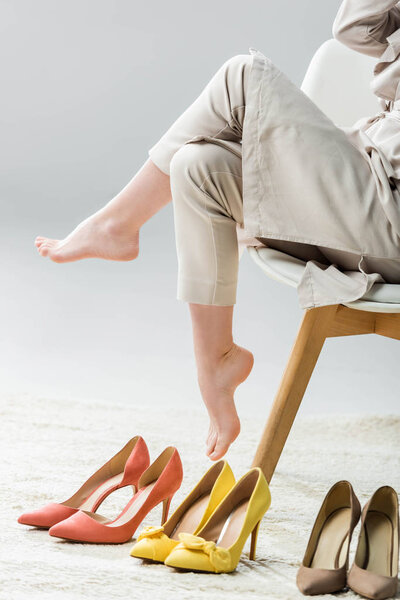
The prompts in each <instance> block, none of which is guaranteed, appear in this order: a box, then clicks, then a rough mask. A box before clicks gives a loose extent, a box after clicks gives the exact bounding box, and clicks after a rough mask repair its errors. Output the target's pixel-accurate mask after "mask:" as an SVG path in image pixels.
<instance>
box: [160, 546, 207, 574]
mask: <svg viewBox="0 0 400 600" xmlns="http://www.w3.org/2000/svg"><path fill="white" fill-rule="evenodd" d="M164 564H166V565H167V566H168V567H174V568H175V569H185V570H189V571H205V572H207V573H217V572H218V571H217V570H216V569H215V567H214V565H213V564H212V563H211V561H210V559H209V557H208V556H207V554H204V553H202V552H197V551H196V550H189V549H188V548H182V547H181V545H179V546H177V547H176V548H175V549H174V550H172V552H171V553H170V554H169V555H168V556H167V558H166V559H165V563H164Z"/></svg>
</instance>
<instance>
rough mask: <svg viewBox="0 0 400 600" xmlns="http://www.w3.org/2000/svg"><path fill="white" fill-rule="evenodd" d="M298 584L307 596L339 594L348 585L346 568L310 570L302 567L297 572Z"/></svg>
mask: <svg viewBox="0 0 400 600" xmlns="http://www.w3.org/2000/svg"><path fill="white" fill-rule="evenodd" d="M296 583H297V587H298V588H299V590H300V592H301V593H302V594H304V595H305V596H316V595H319V594H330V593H333V592H337V591H338V590H341V589H343V588H344V587H345V585H346V568H345V567H342V568H340V569H314V568H313V569H310V568H309V567H305V566H304V565H301V567H300V568H299V570H298V572H297V578H296Z"/></svg>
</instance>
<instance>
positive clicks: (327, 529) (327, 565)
mask: <svg viewBox="0 0 400 600" xmlns="http://www.w3.org/2000/svg"><path fill="white" fill-rule="evenodd" d="M350 523H351V509H350V508H339V509H338V510H335V512H333V513H332V514H331V515H329V517H328V518H327V519H326V521H325V523H324V524H323V526H322V529H321V532H320V534H319V538H318V541H317V545H316V548H315V552H314V556H313V558H312V561H311V564H310V567H312V568H314V569H338V568H339V567H342V566H343V565H344V564H345V561H346V557H347V543H346V542H347V540H348V535H349V528H350Z"/></svg>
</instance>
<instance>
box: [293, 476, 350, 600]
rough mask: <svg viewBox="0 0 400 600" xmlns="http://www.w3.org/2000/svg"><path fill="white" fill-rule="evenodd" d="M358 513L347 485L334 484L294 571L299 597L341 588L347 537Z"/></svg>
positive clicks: (342, 482) (347, 543)
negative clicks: (296, 569) (295, 571)
mask: <svg viewBox="0 0 400 600" xmlns="http://www.w3.org/2000/svg"><path fill="white" fill-rule="evenodd" d="M360 513H361V507H360V503H359V501H358V499H357V497H356V495H355V493H354V491H353V488H352V486H351V485H350V483H349V482H348V481H338V482H337V483H335V485H333V486H332V487H331V489H330V490H329V491H328V493H327V495H326V496H325V499H324V501H323V503H322V506H321V508H320V511H319V513H318V515H317V518H316V520H315V523H314V527H313V529H312V531H311V535H310V539H309V541H308V544H307V549H306V552H305V555H304V558H303V562H302V564H301V566H300V568H299V570H298V572H297V581H296V583H297V587H298V588H299V590H300V591H301V592H302V594H305V595H310V596H311V595H315V594H330V593H333V592H337V591H339V590H341V589H343V588H344V587H345V585H346V572H347V566H348V560H349V548H350V541H351V536H352V534H353V530H354V528H355V526H356V525H357V522H358V520H359V518H360Z"/></svg>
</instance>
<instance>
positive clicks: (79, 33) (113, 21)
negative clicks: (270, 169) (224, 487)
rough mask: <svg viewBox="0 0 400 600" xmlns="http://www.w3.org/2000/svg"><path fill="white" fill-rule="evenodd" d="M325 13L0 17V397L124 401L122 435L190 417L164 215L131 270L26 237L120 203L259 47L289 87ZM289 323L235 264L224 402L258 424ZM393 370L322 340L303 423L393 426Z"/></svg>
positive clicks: (54, 231) (342, 343)
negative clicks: (239, 377) (52, 257)
mask: <svg viewBox="0 0 400 600" xmlns="http://www.w3.org/2000/svg"><path fill="white" fill-rule="evenodd" d="M339 4H340V2H339V1H338V0H324V1H321V0H279V1H275V2H272V1H270V0H262V1H259V0H253V1H249V2H243V0H242V1H240V2H239V1H237V0H229V1H228V0H218V1H217V2H216V1H215V0H212V1H211V0H202V1H201V2H191V1H189V2H183V1H177V0H169V1H168V2H147V3H143V2H136V1H132V0H131V1H127V0H118V1H117V0H68V2H67V1H65V0H58V1H57V2H54V0H35V2H33V1H28V0H26V1H24V0H9V1H4V0H3V1H1V2H0V7H1V15H0V61H1V94H0V120H1V136H0V137H1V140H0V153H1V157H0V158H1V160H0V169H1V179H0V202H1V222H0V227H1V236H0V239H1V246H2V247H1V254H0V261H1V273H2V275H1V294H0V315H1V320H2V327H1V336H0V352H1V361H0V386H1V389H2V390H6V391H7V392H9V391H11V392H13V393H15V394H17V395H19V394H20V393H26V394H40V395H44V396H46V397H48V398H49V401H50V399H51V398H52V397H55V396H57V397H65V398H68V397H72V396H73V397H82V398H89V399H90V398H105V399H107V400H109V401H110V402H111V403H112V401H113V399H115V398H118V399H119V400H121V399H123V400H126V402H132V407H133V410H132V419H133V421H134V406H135V402H147V403H148V404H149V406H150V407H151V406H153V405H154V407H155V411H156V410H157V411H158V409H159V407H160V403H161V405H163V406H164V407H165V408H166V409H168V410H175V409H176V410H181V409H184V408H185V409H187V410H189V411H190V406H191V404H192V403H197V402H200V396H199V394H198V391H197V385H196V375H195V368H194V360H193V356H192V342H191V326H190V321H189V315H188V309H187V307H186V306H185V304H184V303H181V302H178V301H177V300H176V299H175V288H176V254H175V242H174V231H173V215H172V207H171V206H169V207H166V208H165V209H163V210H162V211H161V212H160V213H159V214H158V215H157V216H156V217H155V218H154V219H153V220H152V221H151V222H149V223H147V224H146V225H145V227H144V228H143V230H142V234H141V253H140V256H139V259H138V260H136V261H134V262H132V263H128V264H118V263H107V262H101V261H96V260H91V261H84V262H81V263H75V264H69V265H56V264H53V263H51V262H50V261H48V260H44V259H41V258H40V257H39V256H38V255H37V254H36V251H35V248H34V246H33V241H34V237H35V236H36V235H37V234H41V235H49V236H50V237H56V238H57V237H63V236H64V235H66V234H67V233H68V232H69V231H70V230H71V229H72V228H73V227H74V226H75V225H76V224H77V223H78V222H79V221H80V220H81V219H82V218H84V217H86V216H88V215H89V214H90V213H91V212H93V211H94V210H96V209H97V208H99V207H100V206H101V205H103V204H104V203H105V202H106V201H107V200H108V199H109V198H111V197H112V196H113V195H114V194H115V193H117V192H118V191H119V189H120V188H121V187H123V185H125V183H126V182H127V181H128V180H129V179H130V177H131V176H132V175H133V174H134V173H135V171H136V170H137V169H138V168H139V167H140V165H141V164H142V163H143V162H144V160H145V159H146V157H147V149H148V148H149V147H151V146H152V145H153V143H155V142H156V140H157V139H158V137H160V135H161V134H162V133H163V132H164V131H165V130H166V129H167V127H168V126H169V124H170V123H171V122H172V120H174V119H175V118H176V117H177V116H178V115H179V113H180V112H181V111H182V110H183V109H184V108H185V107H186V106H187V105H188V104H189V103H190V102H192V101H193V99H194V98H195V97H196V95H197V94H198V93H199V92H200V91H201V89H202V88H203V87H204V85H205V84H206V82H207V81H208V79H209V78H210V77H211V75H212V74H213V73H214V72H215V70H216V69H217V68H218V67H219V65H220V64H221V63H222V62H223V61H225V60H226V59H227V58H229V57H230V56H232V55H234V54H240V53H247V52H248V48H249V47H255V48H258V49H260V50H261V51H262V52H263V53H264V54H266V55H267V56H269V57H270V58H271V59H272V60H273V61H274V62H275V63H276V64H277V65H278V66H279V67H280V68H281V69H282V70H283V71H284V72H286V74H287V75H289V76H290V77H291V78H292V80H293V81H294V82H295V83H297V84H298V85H300V84H301V80H302V77H303V75H304V73H305V70H306V68H307V65H308V63H309V61H310V59H311V57H312V55H313V53H314V52H315V50H316V49H317V48H318V46H319V45H320V44H321V43H322V42H323V41H324V40H326V39H327V38H329V37H331V25H332V21H333V19H334V16H335V14H336V11H337V9H338V6H339ZM299 194H301V190H299ZM300 318H301V310H300V308H299V306H298V303H297V295H296V291H295V290H293V289H289V288H287V287H285V286H282V285H280V284H278V283H276V282H274V281H271V280H269V279H267V278H266V277H264V276H263V275H262V273H261V272H260V271H259V270H258V268H257V267H256V266H255V265H254V264H253V263H252V262H251V260H250V259H249V257H248V256H247V255H245V256H244V257H243V259H242V261H241V265H240V283H239V291H238V303H237V307H236V318H235V332H236V339H237V341H238V343H240V344H243V345H245V346H247V347H248V348H250V349H251V350H252V351H253V352H254V354H255V358H256V362H255V367H254V370H253V372H252V374H251V376H250V378H249V380H248V382H247V383H246V384H245V385H244V386H242V388H241V389H240V390H239V391H238V394H237V400H238V406H239V412H242V411H246V412H251V413H254V415H255V416H257V417H258V418H260V426H261V424H262V421H263V420H264V418H265V417H266V415H267V411H268V407H269V405H270V403H271V401H272V399H273V395H274V393H275V391H276V388H277V386H278V383H279V379H280V376H281V374H282V371H283V369H284V366H285V363H286V359H287V357H288V355H289V352H290V349H291V346H292V343H293V340H294V336H295V334H296V331H297V328H298V324H299V322H300ZM398 357H399V347H398V344H397V342H395V341H394V340H389V339H384V338H380V337H378V336H375V337H372V336H364V337H362V336H360V337H355V338H351V337H349V338H348V339H338V340H337V339H331V340H329V341H328V342H327V344H326V347H325V348H324V350H323V352H322V355H321V358H320V361H319V364H318V368H317V371H316V373H315V374H314V376H313V378H312V381H311V383H310V386H309V388H308V391H307V394H306V398H305V400H304V404H303V408H302V411H303V413H305V412H314V413H317V412H345V411H346V412H379V413H384V412H398V411H399V403H398V401H397V398H398V394H397V391H396V390H397V386H398V380H397V366H398ZM155 414H156V413H155ZM158 415H160V413H159V412H158ZM161 415H162V413H161ZM205 426H206V420H205V421H204V427H205Z"/></svg>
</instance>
